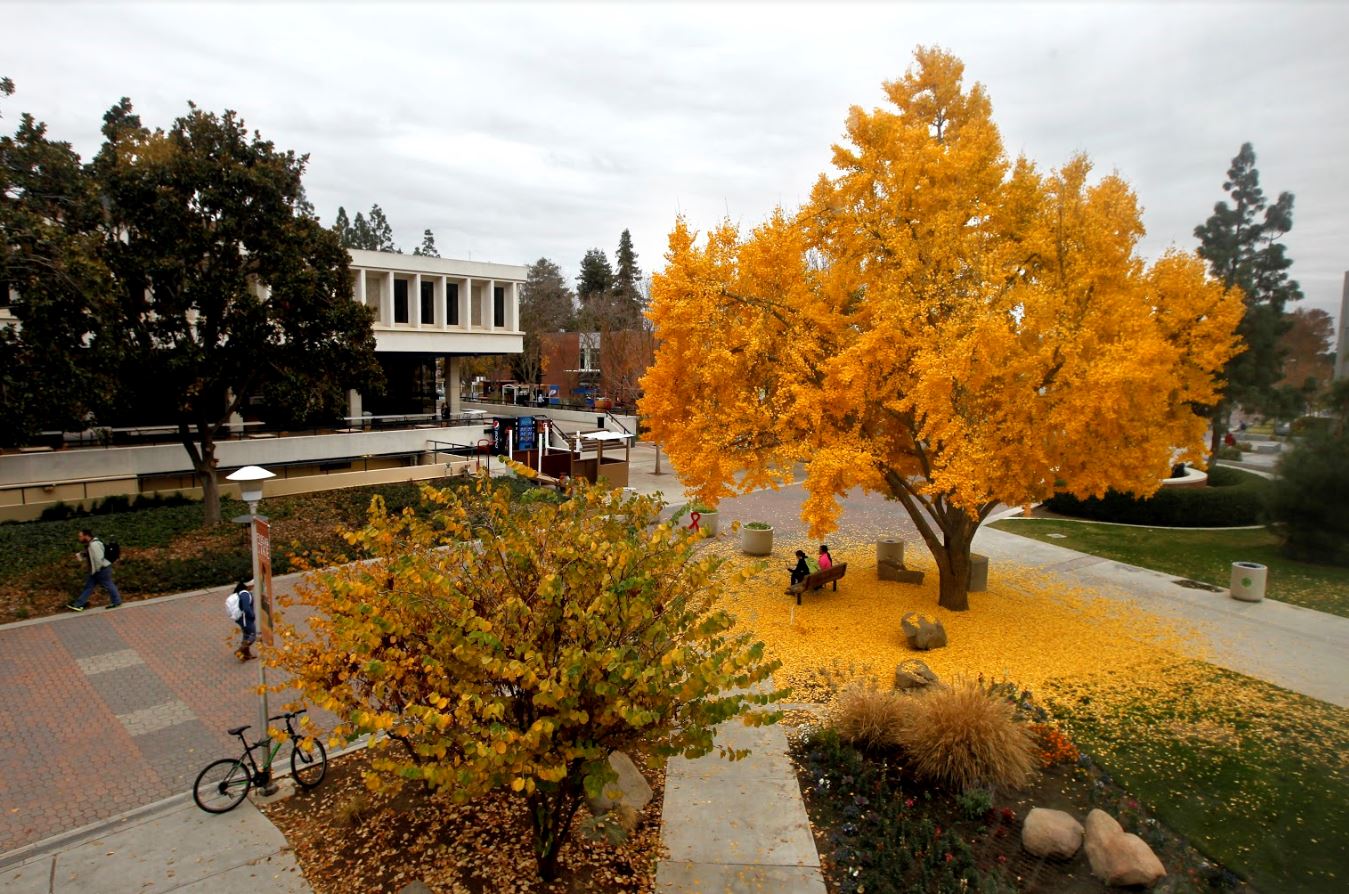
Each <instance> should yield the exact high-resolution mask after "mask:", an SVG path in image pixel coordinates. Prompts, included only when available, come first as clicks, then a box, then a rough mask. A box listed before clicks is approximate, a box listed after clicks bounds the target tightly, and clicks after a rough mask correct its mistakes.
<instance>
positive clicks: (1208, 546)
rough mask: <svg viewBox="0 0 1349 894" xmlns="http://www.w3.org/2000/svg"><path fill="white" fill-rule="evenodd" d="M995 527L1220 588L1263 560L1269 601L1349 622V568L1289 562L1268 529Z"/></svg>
mask: <svg viewBox="0 0 1349 894" xmlns="http://www.w3.org/2000/svg"><path fill="white" fill-rule="evenodd" d="M993 527H995V528H997V529H999V530H1002V531H1007V532H1009V533H1011V534H1019V535H1021V536H1022V537H1032V538H1034V539H1036V540H1043V541H1044V542H1046V543H1052V544H1054V545H1056V546H1063V547H1067V548H1068V549H1075V550H1078V551H1079V552H1084V553H1090V554H1091V555H1093V556H1104V557H1105V558H1107V559H1113V560H1115V561H1116V562H1125V563H1127V564H1129V565H1137V566H1139V567H1140V568H1151V569H1154V570H1156V571H1163V572H1166V573H1167V574H1174V575H1176V576H1177V577H1184V578H1189V579H1190V580H1198V581H1203V582H1204V583H1208V584H1212V585H1214V586H1217V587H1226V586H1227V585H1228V584H1229V583H1230V582H1231V571H1232V563H1233V562H1258V563H1260V564H1261V565H1266V566H1268V567H1269V582H1268V585H1267V588H1266V591H1265V595H1266V596H1267V597H1268V598H1270V599H1277V600H1279V601H1281V602H1289V603H1292V604H1293V605H1300V606H1302V607H1303V608H1310V609H1315V610H1316V611H1322V612H1330V613H1331V614H1336V615H1339V616H1340V617H1344V618H1349V568H1342V567H1338V566H1335V565H1313V564H1311V563H1310V562H1296V561H1294V560H1292V559H1288V558H1285V557H1284V556H1283V555H1282V554H1281V553H1280V552H1279V539H1278V538H1277V537H1275V536H1274V535H1273V534H1271V533H1270V532H1269V531H1267V530H1265V529H1263V528H1260V529H1252V528H1234V529H1231V530H1226V531H1208V530H1204V531H1187V530H1178V529H1175V528H1142V527H1132V526H1128V525H1107V524H1100V523H1097V522H1082V521H1062V520H1059V519H1052V518H1030V519H1019V518H1012V519H1006V520H1004V521H999V522H994V523H993Z"/></svg>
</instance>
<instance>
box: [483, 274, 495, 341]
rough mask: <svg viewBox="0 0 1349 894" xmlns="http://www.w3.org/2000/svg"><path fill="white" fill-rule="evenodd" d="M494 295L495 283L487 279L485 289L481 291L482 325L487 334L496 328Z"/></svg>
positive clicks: (493, 280)
mask: <svg viewBox="0 0 1349 894" xmlns="http://www.w3.org/2000/svg"><path fill="white" fill-rule="evenodd" d="M496 295H497V281H496V280H495V279H489V280H488V281H487V288H485V289H483V290H482V323H483V328H485V329H486V330H487V331H488V332H491V331H492V330H493V329H495V328H496V327H497V315H496Z"/></svg>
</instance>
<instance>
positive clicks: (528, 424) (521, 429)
mask: <svg viewBox="0 0 1349 894" xmlns="http://www.w3.org/2000/svg"><path fill="white" fill-rule="evenodd" d="M535 425H536V423H535V421H534V417H533V416H521V417H520V420H519V421H518V422H517V423H516V429H515V431H516V435H515V449H516V450H533V449H534V441H535V438H536V431H537V429H536V427H535Z"/></svg>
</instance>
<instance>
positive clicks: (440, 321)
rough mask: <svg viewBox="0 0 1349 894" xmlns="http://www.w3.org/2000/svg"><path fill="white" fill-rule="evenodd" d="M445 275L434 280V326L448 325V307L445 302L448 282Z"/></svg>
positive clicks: (438, 327) (448, 287) (439, 327)
mask: <svg viewBox="0 0 1349 894" xmlns="http://www.w3.org/2000/svg"><path fill="white" fill-rule="evenodd" d="M449 282H450V281H449V280H448V279H447V278H446V277H443V276H442V277H440V278H439V279H438V280H437V281H436V295H435V301H434V304H435V305H436V328H437V329H444V328H446V327H447V326H449V325H450V308H449V305H448V304H447V303H446V299H445V296H446V295H448V294H450V284H449Z"/></svg>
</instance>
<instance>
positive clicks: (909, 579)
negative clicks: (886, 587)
mask: <svg viewBox="0 0 1349 894" xmlns="http://www.w3.org/2000/svg"><path fill="white" fill-rule="evenodd" d="M876 577H877V578H878V579H880V580H893V581H898V582H899V583H901V584H918V585H920V586H921V585H922V583H923V572H921V571H914V570H912V569H910V568H905V567H904V566H903V565H901V564H897V563H895V562H890V561H887V560H885V559H882V560H880V561H879V562H877V563H876Z"/></svg>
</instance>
